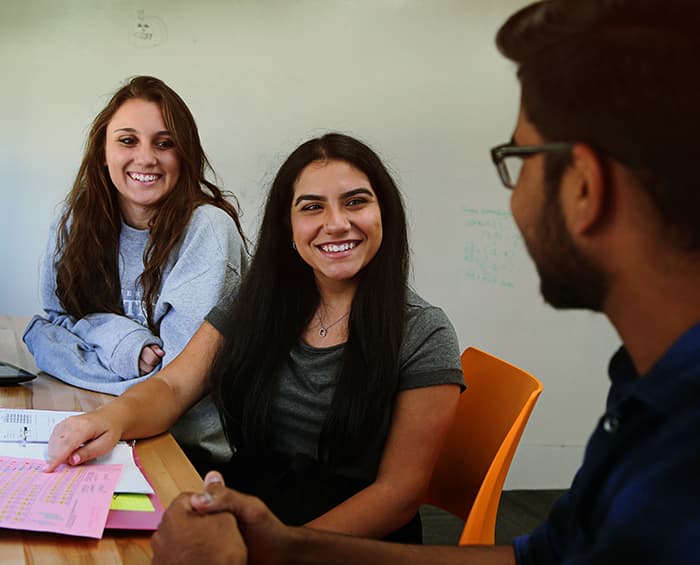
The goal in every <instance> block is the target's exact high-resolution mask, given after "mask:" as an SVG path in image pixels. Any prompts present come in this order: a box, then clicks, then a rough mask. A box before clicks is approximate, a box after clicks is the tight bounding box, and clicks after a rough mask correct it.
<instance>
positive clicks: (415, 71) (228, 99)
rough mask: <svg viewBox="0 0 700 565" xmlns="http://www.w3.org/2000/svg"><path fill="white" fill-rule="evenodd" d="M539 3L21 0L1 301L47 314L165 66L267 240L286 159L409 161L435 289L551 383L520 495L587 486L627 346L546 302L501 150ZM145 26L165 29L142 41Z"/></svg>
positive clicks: (422, 250) (585, 318) (454, 311)
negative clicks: (116, 124)
mask: <svg viewBox="0 0 700 565" xmlns="http://www.w3.org/2000/svg"><path fill="white" fill-rule="evenodd" d="M526 3H527V2H526V0H471V1H467V0H465V1H461V2H455V1H450V0H423V1H419V0H343V1H341V0H325V1H322V0H315V1H314V0H275V1H273V0H257V1H256V0H238V1H223V0H222V1H215V0H210V1H206V0H200V1H199V2H187V1H185V0H151V1H148V0H111V1H109V0H82V1H81V0H2V2H0V69H2V88H0V124H2V129H1V131H2V138H1V139H0V191H1V200H0V202H1V206H2V207H1V209H0V210H1V211H0V252H1V257H2V275H1V276H0V313H5V314H14V315H29V314H31V313H34V312H37V311H38V310H39V301H38V295H37V269H38V263H39V258H40V255H41V253H42V252H43V247H44V243H45V238H46V235H47V229H48V225H49V223H50V221H51V219H52V218H53V216H54V214H55V213H56V209H57V206H58V205H59V203H60V202H61V200H62V198H63V197H64V196H65V194H66V192H67V191H68V190H69V187H70V185H71V182H72V180H73V177H74V175H75V173H76V170H77V167H78V165H79V162H80V158H81V151H82V146H83V142H84V136H85V134H86V131H87V129H88V127H89V124H90V121H91V120H92V118H93V117H94V115H95V114H96V113H97V112H98V111H99V110H100V109H101V107H102V106H103V105H104V104H105V102H106V101H107V100H108V98H109V96H110V94H111V93H112V92H113V91H114V90H115V89H116V88H117V87H118V86H119V85H120V84H121V83H122V81H123V80H124V79H125V78H126V77H129V76H132V75H136V74H153V75H155V76H158V77H160V78H162V79H163V80H165V81H166V82H167V83H168V84H170V85H171V86H172V87H173V88H174V89H175V90H176V91H177V92H178V93H179V94H180V95H181V96H182V97H183V98H184V99H185V101H186V102H187V103H188V105H189V106H190V108H191V110H192V112H193V114H194V115H195V117H196V118H197V121H198V124H199V127H200V134H201V136H202V139H203V142H204V145H205V149H206V150H207V152H208V154H209V157H210V158H211V161H212V163H213V165H214V167H215V169H216V171H217V173H218V175H219V177H220V178H221V180H222V182H223V184H224V186H225V188H227V189H229V190H232V191H233V192H235V193H236V194H237V195H238V197H239V199H240V201H241V204H242V207H243V211H244V226H245V228H246V230H247V232H248V233H249V234H250V235H251V236H253V235H254V233H255V228H256V226H257V223H258V218H259V212H260V203H261V197H262V195H263V194H264V193H265V190H266V187H267V185H268V183H269V181H270V180H271V178H272V176H273V175H274V173H275V171H276V168H277V167H278V166H279V164H280V163H281V161H282V160H283V159H284V157H286V155H287V154H288V153H289V152H290V151H291V150H292V149H293V148H294V147H296V146H297V145H298V144H299V143H300V142H302V141H304V140H306V139H307V138H309V137H311V136H314V135H317V134H319V133H323V132H325V131H327V130H341V131H344V132H346V133H350V134H353V135H356V136H358V137H360V138H362V139H364V140H365V141H367V142H368V143H369V144H370V145H371V146H372V147H374V148H375V149H376V150H377V151H378V152H379V153H380V154H381V155H382V157H383V158H384V159H385V161H386V163H387V164H388V165H389V166H390V169H391V170H392V171H393V172H394V174H395V176H396V178H397V180H398V182H399V185H400V186H401V187H402V190H403V192H404V194H405V197H406V203H407V207H408V212H409V217H410V220H411V241H412V247H413V252H414V255H413V264H414V274H415V276H414V285H415V288H416V289H417V290H418V292H419V293H420V294H422V295H423V296H424V297H425V298H426V299H428V300H429V301H431V302H433V303H436V304H438V305H441V306H442V307H443V308H444V309H445V310H446V311H447V313H448V314H449V316H450V317H451V319H452V320H453V322H454V324H455V326H456V328H457V331H458V333H459V337H460V341H461V345H462V347H466V346H469V345H476V346H478V347H481V348H484V349H486V350H488V351H491V352H493V353H495V354H497V355H500V356H502V357H505V358H507V359H509V360H510V361H512V362H514V363H516V364H518V365H520V366H522V367H523V368H525V369H528V370H530V371H531V372H533V373H534V374H535V375H537V376H538V377H539V378H540V379H541V380H542V381H543V383H544V394H543V396H542V397H541V399H540V401H539V403H538V405H537V407H536V409H535V412H534V415H533V417H532V419H531V421H530V424H529V425H528V429H527V430H526V432H525V435H524V437H523V440H522V443H521V447H520V449H519V451H518V454H517V456H516V460H515V461H514V464H513V468H512V471H511V473H510V476H509V479H508V482H507V487H509V488H559V487H564V486H567V485H568V483H569V481H570V478H571V476H572V474H573V471H574V470H575V468H576V467H577V466H578V464H579V462H580V459H581V454H582V446H583V445H584V443H585V441H586V439H587V437H588V434H589V432H590V430H591V429H592V427H593V423H594V421H595V420H596V418H597V416H598V415H599V414H600V413H601V412H602V410H603V399H604V395H605V390H606V387H607V380H606V377H605V368H606V364H607V358H608V356H609V354H610V353H611V352H612V350H613V349H614V348H615V347H616V346H617V343H618V340H617V338H616V337H615V335H614V333H613V332H612V330H611V329H610V328H609V327H608V325H607V323H606V322H605V321H604V320H603V319H601V318H599V317H597V316H593V315H590V314H586V313H570V312H565V313H558V312H554V311H552V310H550V309H549V308H547V307H545V306H544V305H543V304H542V301H541V299H540V298H539V293H538V288H537V278H536V274H535V272H534V269H533V267H532V266H531V264H530V261H529V259H528V258H527V256H526V253H525V251H524V248H523V245H522V242H521V239H520V236H519V235H518V234H517V232H516V230H515V228H514V226H513V223H512V219H511V218H510V214H509V212H508V198H509V194H508V192H507V191H506V190H504V189H503V188H501V186H500V184H499V181H498V179H497V177H496V174H495V171H494V168H493V165H492V164H491V162H490V158H489V154H488V149H489V148H490V147H491V146H493V145H495V144H497V143H499V142H502V141H505V140H507V139H509V138H510V135H511V131H512V128H513V125H514V120H515V116H516V112H517V103H518V87H517V82H516V80H515V77H514V74H513V69H512V67H511V65H510V64H509V63H508V62H507V61H505V60H504V59H503V58H501V57H500V55H498V53H497V51H496V49H495V47H494V43H493V37H494V34H495V32H496V30H497V28H498V26H499V25H500V24H501V23H502V22H503V21H504V20H505V18H506V17H507V15H509V14H510V13H511V12H512V11H513V10H514V9H516V8H518V7H520V6H522V5H524V4H526ZM144 25H148V26H149V27H148V30H149V31H150V33H151V36H150V37H149V36H146V35H143V34H141V35H140V34H139V32H141V31H143V30H144V29H146V28H144V27H143V26H144ZM139 26H141V27H139ZM477 433H478V431H477Z"/></svg>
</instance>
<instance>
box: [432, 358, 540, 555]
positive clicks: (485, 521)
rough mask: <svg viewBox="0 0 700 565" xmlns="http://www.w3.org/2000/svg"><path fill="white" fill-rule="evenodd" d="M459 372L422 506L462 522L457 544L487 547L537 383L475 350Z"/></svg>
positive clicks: (538, 382) (535, 399)
mask: <svg viewBox="0 0 700 565" xmlns="http://www.w3.org/2000/svg"><path fill="white" fill-rule="evenodd" d="M462 369H463V371H464V379H465V381H466V383H467V390H465V391H464V392H463V393H462V395H461V397H460V400H459V404H458V406H457V413H456V415H455V419H454V422H453V423H452V427H451V428H450V431H449V433H448V435H447V438H446V440H445V443H444V445H443V447H442V450H441V452H440V455H439V457H438V460H437V463H436V465H435V469H434V471H433V474H432V477H431V479H430V485H429V487H428V492H427V495H426V498H425V499H424V501H423V503H424V504H432V505H433V506H438V507H439V508H442V509H443V510H447V511H448V512H450V513H452V514H454V515H455V516H459V517H460V518H462V519H463V520H465V524H464V529H463V530H462V535H461V537H460V539H459V545H473V544H477V545H493V543H494V540H495V531H496V513H497V511H498V504H499V502H500V500H501V490H502V489H503V483H504V482H505V479H506V475H507V474H508V468H509V467H510V463H511V461H512V459H513V455H514V454H515V450H516V448H517V447H518V442H519V441H520V436H521V435H522V433H523V430H524V429H525V424H526V423H527V420H528V418H529V417H530V413H531V412H532V409H533V408H534V406H535V402H536V401H537V397H538V396H539V395H540V393H541V392H542V383H540V381H538V380H537V379H536V378H535V377H533V376H532V375H530V374H529V373H527V372H525V371H523V370H522V369H519V368H518V367H516V366H515V365H511V364H510V363H507V362H506V361H503V360H501V359H499V358H498V357H494V356H493V355H490V354H489V353H486V352H484V351H481V350H479V349H476V348H475V347H470V348H468V349H465V351H464V353H462Z"/></svg>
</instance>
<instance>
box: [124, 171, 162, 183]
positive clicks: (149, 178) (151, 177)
mask: <svg viewBox="0 0 700 565" xmlns="http://www.w3.org/2000/svg"><path fill="white" fill-rule="evenodd" d="M129 176H130V177H131V178H132V179H134V180H137V181H139V182H153V181H155V180H158V179H159V178H160V175H146V174H143V173H129Z"/></svg>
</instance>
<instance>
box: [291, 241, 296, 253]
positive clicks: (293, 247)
mask: <svg viewBox="0 0 700 565" xmlns="http://www.w3.org/2000/svg"><path fill="white" fill-rule="evenodd" d="M292 249H294V251H296V250H297V244H296V243H294V242H293V241H292Z"/></svg>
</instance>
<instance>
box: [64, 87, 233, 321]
mask: <svg viewBox="0 0 700 565" xmlns="http://www.w3.org/2000/svg"><path fill="white" fill-rule="evenodd" d="M134 98H138V99H142V100H146V101H148V102H155V103H157V104H158V105H159V106H160V109H161V112H162V113H163V120H164V121H165V125H166V127H167V129H168V130H169V131H170V133H171V135H172V139H173V141H174V143H175V150H176V151H177V153H178V155H179V157H180V177H179V179H178V182H177V185H176V186H175V187H174V188H173V190H172V191H170V193H169V194H168V195H167V196H166V197H165V198H164V199H163V201H162V202H161V203H160V205H159V207H158V209H157V211H156V212H155V214H154V215H153V217H152V218H151V220H150V222H149V228H150V236H149V240H148V244H147V245H146V249H145V251H144V257H143V259H144V270H143V273H142V274H141V276H140V277H139V279H140V283H141V286H142V287H143V306H144V310H145V312H146V319H147V320H148V325H149V327H150V329H151V331H153V332H154V333H157V328H156V327H155V323H154V320H153V308H154V305H155V302H156V300H157V298H158V293H159V291H160V286H161V282H162V276H163V266H164V265H165V263H166V261H167V259H168V257H169V256H170V254H171V252H172V251H173V248H174V247H175V245H176V244H177V243H178V241H179V240H180V238H181V237H182V235H183V232H184V230H185V228H186V227H187V224H188V223H189V221H190V218H191V216H192V213H193V211H194V210H195V208H196V207H197V206H199V205H200V204H212V205H214V206H216V207H218V208H221V209H222V210H224V211H225V212H226V213H228V214H229V216H231V218H232V219H233V221H234V222H235V224H236V227H237V228H238V231H239V233H240V234H241V238H242V239H243V241H244V242H245V238H244V237H243V230H242V229H241V224H240V220H239V217H238V202H237V201H236V199H235V197H233V195H230V194H226V196H229V197H232V198H233V202H234V203H233V204H232V203H231V202H228V201H227V200H226V199H225V198H224V193H223V192H222V191H221V190H220V189H219V188H218V187H217V186H216V185H215V184H213V183H212V182H210V181H208V180H207V179H206V178H205V173H206V172H211V173H212V174H213V169H212V167H211V164H210V163H209V160H208V159H207V157H206V155H205V154H204V150H203V149H202V145H201V143H200V140H199V133H198V132H197V125H196V124H195V121H194V118H193V117H192V114H191V113H190V111H189V109H188V108H187V106H186V104H185V103H184V102H183V100H182V99H181V98H180V97H179V96H178V95H177V93H175V92H174V91H173V90H172V89H171V88H170V87H168V86H167V85H166V84H165V83H164V82H163V81H161V80H159V79H157V78H153V77H149V76H137V77H134V78H132V79H131V80H129V81H128V83H127V84H125V85H124V86H123V87H121V88H120V89H119V90H118V91H117V92H116V93H115V94H114V96H112V99H111V100H110V101H109V103H108V104H107V106H105V108H104V109H103V110H102V111H101V112H100V113H99V114H98V115H97V117H96V118H95V119H94V121H93V123H92V127H91V128H90V133H89V135H88V138H87V142H86V146H85V154H84V156H83V161H82V163H81V164H80V169H79V170H78V174H77V176H76V179H75V182H74V183H73V188H72V189H71V191H70V193H69V194H68V196H67V197H66V209H65V212H64V214H63V216H62V218H61V220H60V222H59V226H58V238H57V247H56V256H55V260H56V295H57V296H58V298H59V300H60V301H61V304H62V306H63V308H64V309H65V310H66V312H67V313H68V314H70V315H71V316H73V317H75V318H82V317H84V316H85V315H87V314H90V313H93V312H112V313H116V314H124V310H123V307H122V300H121V285H120V280H119V265H118V253H119V233H120V230H121V212H120V209H119V203H118V199H117V189H116V187H115V186H114V184H113V183H112V180H111V179H110V176H109V172H108V171H107V167H106V166H105V164H104V163H105V142H106V135H107V125H108V124H109V122H110V120H111V119H112V117H113V116H114V114H115V112H116V111H117V110H118V109H119V107H120V106H121V105H122V104H124V102H126V101H127V100H131V99H134Z"/></svg>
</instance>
